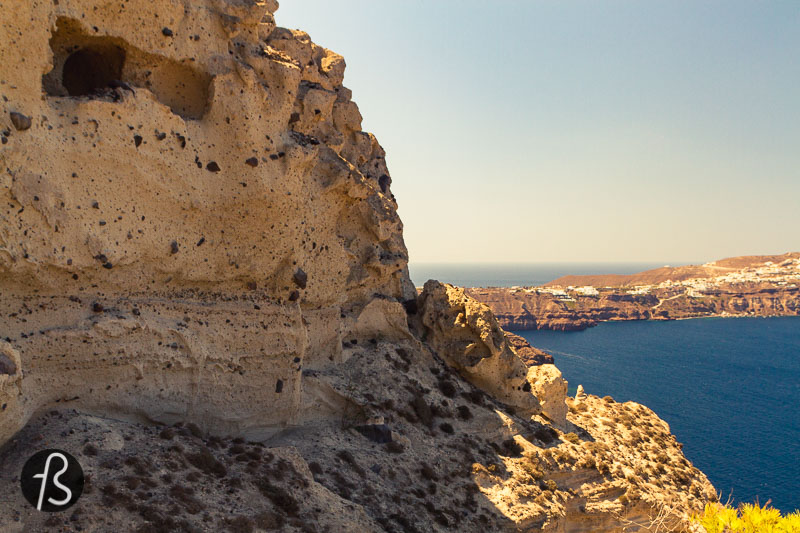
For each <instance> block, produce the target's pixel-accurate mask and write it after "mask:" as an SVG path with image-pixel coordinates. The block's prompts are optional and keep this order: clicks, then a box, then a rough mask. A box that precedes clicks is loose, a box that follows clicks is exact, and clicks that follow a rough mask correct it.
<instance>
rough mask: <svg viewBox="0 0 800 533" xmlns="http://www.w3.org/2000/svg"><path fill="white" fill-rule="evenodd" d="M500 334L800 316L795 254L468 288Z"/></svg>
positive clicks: (799, 262) (798, 266) (798, 261)
mask: <svg viewBox="0 0 800 533" xmlns="http://www.w3.org/2000/svg"><path fill="white" fill-rule="evenodd" d="M466 292H467V294H469V295H470V296H472V297H473V298H476V299H478V300H480V301H481V302H484V303H486V304H487V305H488V306H489V307H491V309H492V311H493V312H494V314H495V315H496V316H497V319H498V321H499V322H500V324H501V326H503V327H504V328H509V329H512V330H532V329H550V330H561V331H570V330H582V329H586V328H587V327H592V326H596V325H597V324H599V323H600V322H605V321H613V320H675V319H682V318H700V317H710V316H797V315H800V253H789V254H784V255H779V256H747V257H735V258H730V259H723V260H720V261H716V262H713V263H708V264H706V265H699V266H684V267H664V268H659V269H655V270H650V271H647V272H642V273H639V274H633V275H600V276H565V277H562V278H559V279H557V280H554V281H552V282H550V283H547V284H546V285H544V286H542V287H529V288H522V287H514V288H502V287H493V288H470V289H467V290H466Z"/></svg>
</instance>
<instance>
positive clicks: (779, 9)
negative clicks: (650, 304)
mask: <svg viewBox="0 0 800 533" xmlns="http://www.w3.org/2000/svg"><path fill="white" fill-rule="evenodd" d="M276 20H277V23H278V25H280V26H283V27H288V28H300V29H302V30H304V31H306V32H308V33H309V34H310V36H311V38H312V40H314V42H316V43H317V44H319V45H321V46H324V47H326V48H329V49H331V50H334V51H336V52H338V53H340V54H342V55H343V56H344V57H345V60H346V63H347V70H346V73H345V85H346V86H347V87H349V88H350V89H352V90H353V99H354V101H355V102H356V103H357V104H358V106H359V109H360V110H361V114H362V115H363V117H364V122H363V128H364V129H365V130H366V131H371V132H373V133H374V134H375V135H376V136H377V138H378V140H379V142H380V143H381V145H382V146H383V147H384V149H385V150H386V152H387V158H386V159H387V163H388V165H389V170H390V173H391V175H392V192H393V193H394V194H395V196H396V198H397V201H398V204H399V213H400V216H401V218H402V220H403V223H404V226H405V230H404V235H405V240H406V245H407V246H408V249H409V254H410V261H411V263H412V264H413V263H429V262H438V263H461V264H464V263H538V262H664V263H671V264H675V263H680V262H683V263H698V262H705V261H711V260H714V259H719V258H722V257H729V256H737V255H751V254H767V253H783V252H787V251H800V231H799V230H800V2H797V1H796V0H787V1H783V2H781V1H774V2H765V1H759V2H756V1H751V0H748V1H740V0H724V1H722V0H720V1H713V2H712V1H698V0H692V1H680V0H666V1H648V2H642V1H638V0H628V1H616V0H608V1H604V2H597V1H589V0H570V1H556V0H552V1H538V0H491V1H486V0H484V1H481V2H477V1H474V0H427V1H420V0H402V1H400V0H337V1H335V2H334V1H331V0H283V1H282V2H281V7H280V9H279V10H278V12H277V13H276Z"/></svg>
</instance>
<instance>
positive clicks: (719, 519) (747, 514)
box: [691, 502, 800, 533]
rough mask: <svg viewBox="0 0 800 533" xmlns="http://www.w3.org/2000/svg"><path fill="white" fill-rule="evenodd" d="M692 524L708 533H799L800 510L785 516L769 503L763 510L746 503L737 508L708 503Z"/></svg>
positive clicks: (758, 506) (756, 505)
mask: <svg viewBox="0 0 800 533" xmlns="http://www.w3.org/2000/svg"><path fill="white" fill-rule="evenodd" d="M691 521H692V523H694V524H699V525H701V526H702V527H703V529H705V531H706V533H798V532H800V511H795V512H793V513H790V514H787V515H785V516H781V513H780V511H778V510H777V509H774V508H771V507H770V506H769V502H767V503H766V504H765V505H764V506H763V507H761V506H760V505H758V504H757V503H756V504H751V503H746V504H742V505H741V506H739V508H733V507H731V506H730V505H720V504H717V503H709V504H706V507H705V509H704V510H703V513H701V514H695V515H692V518H691Z"/></svg>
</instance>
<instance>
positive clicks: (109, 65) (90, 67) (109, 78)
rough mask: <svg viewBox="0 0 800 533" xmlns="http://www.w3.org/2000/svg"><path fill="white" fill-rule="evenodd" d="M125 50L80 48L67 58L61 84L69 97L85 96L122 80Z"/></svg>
mask: <svg viewBox="0 0 800 533" xmlns="http://www.w3.org/2000/svg"><path fill="white" fill-rule="evenodd" d="M124 63H125V50H123V49H122V48H120V47H118V46H114V45H108V46H102V47H92V48H81V49H80V50H78V51H76V52H72V54H70V55H69V57H67V60H66V61H65V62H64V67H63V71H62V76H61V83H62V85H63V86H64V89H66V90H67V93H69V95H70V96H87V95H90V94H92V93H94V92H96V91H98V90H101V89H105V88H108V87H109V86H110V85H111V83H112V82H114V81H118V80H121V79H122V66H123V64H124Z"/></svg>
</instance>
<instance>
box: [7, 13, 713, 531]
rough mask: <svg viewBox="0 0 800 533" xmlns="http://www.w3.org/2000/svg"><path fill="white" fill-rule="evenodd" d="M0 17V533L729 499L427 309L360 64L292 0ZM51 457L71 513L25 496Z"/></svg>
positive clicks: (603, 523) (435, 519) (363, 520)
mask: <svg viewBox="0 0 800 533" xmlns="http://www.w3.org/2000/svg"><path fill="white" fill-rule="evenodd" d="M3 7H4V12H5V13H6V15H7V16H6V17H5V18H4V19H3V21H2V23H0V39H1V40H0V42H2V43H3V44H4V48H3V50H4V52H3V54H0V97H2V98H0V121H1V123H0V133H1V134H2V135H1V136H0V137H1V138H0V140H1V141H2V144H0V163H1V164H0V169H2V173H0V176H2V177H0V196H1V197H2V200H3V202H2V208H1V209H0V406H1V410H0V443H5V444H4V445H3V447H2V449H0V485H2V486H3V490H2V494H4V495H6V496H4V499H2V500H0V509H1V510H2V512H1V513H0V530H3V531H25V532H28V531H49V530H52V529H53V528H59V529H61V530H75V531H78V530H80V531H119V530H125V531H164V530H183V531H226V530H227V531H255V530H284V531H488V530H492V531H500V530H509V531H514V530H545V531H559V532H560V531H618V530H620V531H621V530H622V528H628V530H630V525H631V523H632V522H636V523H646V522H647V521H648V520H649V518H650V517H652V516H656V515H658V516H668V517H669V519H670V520H673V521H674V520H680V518H681V517H682V516H684V515H685V513H686V512H687V511H688V510H690V509H692V508H697V507H698V506H700V505H702V503H703V502H704V501H705V499H706V498H708V497H713V488H712V487H711V486H710V484H709V483H708V480H707V479H706V478H705V476H704V475H703V474H702V473H701V472H699V471H697V470H696V469H694V468H693V467H691V465H689V464H688V463H687V462H686V460H685V458H683V456H682V454H681V452H680V447H679V445H678V444H677V443H676V442H675V440H674V437H671V436H670V435H669V431H668V428H667V427H666V425H665V424H664V423H663V422H662V421H660V420H658V418H657V417H656V416H655V415H653V414H652V413H651V412H649V411H647V410H646V409H644V408H642V407H640V406H636V405H633V404H623V405H620V404H613V403H609V402H605V401H601V400H598V399H596V398H593V397H587V398H581V399H580V400H575V401H571V400H570V401H569V402H568V401H567V400H566V398H565V395H566V388H567V385H566V382H565V381H564V380H563V379H562V378H561V374H560V372H559V371H558V369H557V368H556V367H555V366H554V365H552V364H551V360H549V359H548V358H547V357H546V356H545V355H544V354H541V353H539V352H537V351H536V350H534V349H533V348H530V347H529V346H526V345H524V344H521V343H520V341H519V339H514V338H513V337H510V336H507V334H506V333H505V332H504V331H503V330H502V329H501V328H500V326H499V325H498V323H497V321H496V319H495V318H494V316H493V314H492V313H491V311H490V310H489V308H488V307H486V306H485V305H483V304H480V303H478V302H476V301H475V300H473V299H472V298H470V297H469V296H468V295H466V294H465V293H464V292H463V291H462V290H460V289H457V288H454V287H451V286H447V285H443V284H440V283H437V282H430V283H429V284H427V285H426V287H425V290H424V291H423V292H422V294H420V295H417V294H416V292H415V290H414V287H413V286H412V284H411V282H410V280H409V277H408V271H407V252H406V248H405V245H404V243H403V237H402V224H401V222H400V220H399V218H398V217H397V214H396V203H395V199H394V197H393V195H392V193H391V178H390V177H389V173H388V171H387V167H386V161H385V154H384V152H383V150H382V148H381V147H380V145H379V144H378V142H377V141H376V139H375V137H373V136H372V135H371V134H369V133H366V132H363V131H362V130H361V117H360V114H359V112H358V108H357V107H356V105H355V104H354V103H353V102H352V100H351V94H350V91H349V90H348V89H346V88H345V87H344V86H343V85H342V83H343V75H344V66H345V65H344V60H343V59H342V57H341V56H339V55H337V54H335V53H333V52H331V51H329V50H326V49H324V48H322V47H320V46H317V45H315V44H314V43H312V42H311V40H310V39H309V36H308V35H307V34H305V33H303V32H301V31H290V30H286V29H282V28H278V27H276V25H275V20H274V16H273V13H274V12H275V10H276V9H277V3H276V2H274V1H266V2H256V1H252V0H201V1H197V2H181V1H178V0H162V1H158V2H142V1H136V2H121V3H107V2H98V1H96V0H61V1H60V2H51V3H39V2H28V1H23V0H10V1H9V2H6V3H5V4H4V5H3ZM520 355H523V356H524V357H526V358H527V361H528V362H532V363H536V364H534V365H533V366H530V367H529V366H528V365H526V364H525V362H523V360H522V359H521V358H520ZM576 402H577V403H576ZM642 421H644V423H640V422H642ZM634 422H636V423H635V424H634ZM634 425H636V429H634V428H633V426H634ZM47 447H59V448H62V449H65V450H67V451H69V452H71V453H73V454H74V455H75V456H76V457H78V458H79V460H80V461H81V463H82V464H83V466H84V469H85V470H86V471H87V473H88V474H89V475H90V479H89V483H88V489H87V492H86V494H85V495H84V496H83V498H82V499H81V500H80V501H79V502H78V504H77V505H76V506H75V507H74V508H73V509H72V510H70V511H68V512H67V513H65V514H54V515H51V516H45V515H44V514H41V513H38V512H37V511H35V510H34V509H33V508H31V507H30V506H28V505H27V503H25V502H24V500H23V499H22V496H21V494H20V492H19V490H17V488H16V487H17V486H18V485H17V484H18V481H19V480H18V476H19V472H20V468H21V465H22V464H23V463H24V461H25V460H26V459H27V457H29V456H30V454H31V453H32V452H33V451H35V450H38V449H43V448H47ZM662 452H663V456H662V455H659V454H660V453H662Z"/></svg>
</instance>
